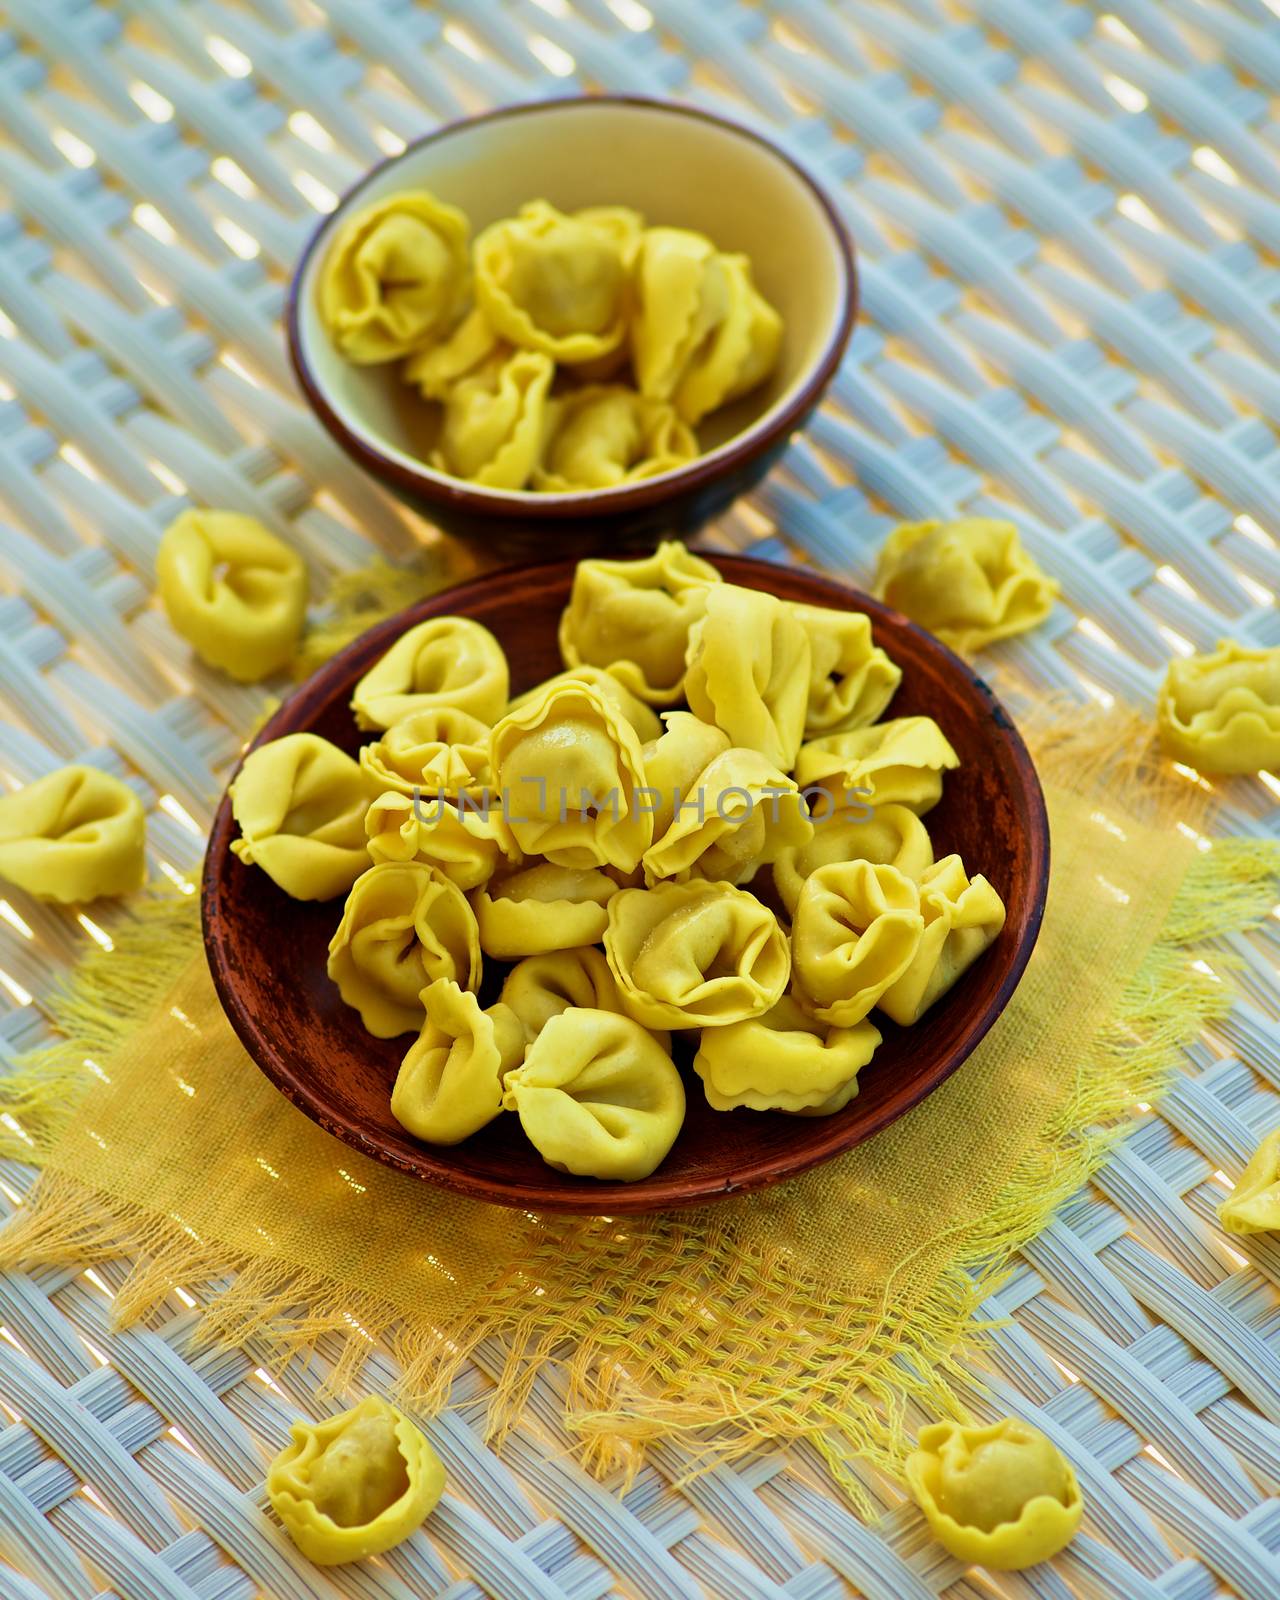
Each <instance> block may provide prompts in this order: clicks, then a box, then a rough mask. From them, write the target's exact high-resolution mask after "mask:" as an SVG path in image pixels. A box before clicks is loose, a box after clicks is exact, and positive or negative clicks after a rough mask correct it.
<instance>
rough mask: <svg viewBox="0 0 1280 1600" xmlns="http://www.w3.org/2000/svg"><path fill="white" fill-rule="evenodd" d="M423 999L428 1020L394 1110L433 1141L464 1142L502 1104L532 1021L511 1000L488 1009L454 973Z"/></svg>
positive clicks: (400, 1079)
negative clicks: (522, 1018)
mask: <svg viewBox="0 0 1280 1600" xmlns="http://www.w3.org/2000/svg"><path fill="white" fill-rule="evenodd" d="M420 999H421V1001H422V1008H423V1010H424V1011H425V1012H426V1021H425V1022H424V1023H423V1025H422V1032H421V1033H420V1034H419V1035H418V1037H417V1039H416V1040H415V1041H414V1042H413V1044H411V1045H410V1046H409V1050H408V1053H407V1054H406V1056H405V1058H404V1060H403V1061H402V1062H401V1063H400V1071H399V1072H398V1073H397V1075H396V1081H395V1087H394V1088H393V1089H392V1091H391V1115H392V1116H393V1117H394V1118H395V1119H396V1121H397V1122H398V1123H399V1124H400V1125H401V1127H403V1128H407V1129H408V1131H409V1132H410V1133H411V1134H413V1135H414V1137H415V1138H418V1139H425V1140H426V1141H427V1143H428V1144H461V1143H462V1141H463V1140H464V1139H469V1138H470V1137H471V1135H472V1134H473V1133H476V1132H478V1131H479V1130H480V1129H481V1128H483V1127H484V1126H485V1124H486V1123H488V1122H492V1121H493V1119H494V1118H495V1117H496V1116H497V1115H498V1113H499V1112H500V1111H501V1110H502V1075H503V1073H504V1072H506V1071H508V1070H510V1069H511V1068H512V1067H514V1066H515V1065H516V1063H517V1062H518V1061H519V1060H520V1058H521V1056H522V1055H523V1053H524V1029H523V1028H522V1027H521V1025H520V1022H519V1019H518V1018H517V1017H516V1015H515V1013H514V1012H513V1011H510V1010H508V1008H507V1007H506V1006H504V1005H496V1006H490V1008H489V1009H488V1010H487V1011H482V1010H481V1009H480V1002H479V1001H478V1000H477V999H476V997H475V995H474V994H472V993H471V991H470V990H469V989H460V988H459V987H458V985H457V984H456V983H453V982H451V981H450V980H449V979H448V978H437V979H436V981H435V982H434V983H431V984H428V985H427V987H426V988H425V989H424V990H423V991H422V994H421V996H420Z"/></svg>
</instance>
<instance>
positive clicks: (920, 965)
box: [878, 855, 1005, 1027]
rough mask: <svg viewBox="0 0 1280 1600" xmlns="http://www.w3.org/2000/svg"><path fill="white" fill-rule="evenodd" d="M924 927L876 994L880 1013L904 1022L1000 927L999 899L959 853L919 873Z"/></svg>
mask: <svg viewBox="0 0 1280 1600" xmlns="http://www.w3.org/2000/svg"><path fill="white" fill-rule="evenodd" d="M918 888H919V891H920V915H921V916H922V917H923V918H924V931H923V933H922V934H921V936H920V944H919V946H918V947H917V949H916V953H915V955H914V956H913V957H912V959H911V964H910V966H909V967H908V968H907V970H906V971H905V972H904V973H903V974H902V976H901V977H900V978H897V979H895V981H894V982H893V983H891V984H890V985H889V987H888V988H887V989H886V990H885V991H884V993H883V994H882V995H881V996H880V999H879V1002H878V1004H879V1006H880V1009H881V1011H883V1012H884V1014H885V1016H887V1017H892V1019H893V1020H894V1021H895V1022H899V1023H901V1024H902V1025H903V1026H904V1027H909V1026H910V1025H911V1024H912V1023H913V1022H919V1020H920V1018H921V1017H922V1016H923V1015H924V1013H925V1012H926V1011H927V1010H928V1009H929V1007H930V1006H931V1005H933V1003H934V1002H935V1001H936V1000H938V999H940V998H941V997H942V996H943V995H944V994H946V992H947V990H948V989H950V988H951V986H952V984H954V983H955V982H956V981H957V979H959V978H960V977H962V976H963V975H964V973H966V972H967V971H968V970H969V968H970V967H971V966H972V965H973V963H974V962H975V961H976V960H977V959H978V957H979V956H980V955H981V954H982V952H983V951H984V950H986V949H988V948H989V947H990V946H991V945H992V944H993V943H994V942H995V939H996V937H997V935H998V934H999V932H1000V930H1001V928H1003V927H1004V916H1005V913H1004V901H1003V900H1001V898H1000V896H999V895H998V894H997V893H996V891H995V890H994V889H993V888H992V887H991V885H990V884H989V883H988V882H987V880H986V879H985V878H984V877H981V876H978V877H976V878H974V879H972V880H970V878H969V875H968V874H967V873H966V872H965V870H964V864H963V862H962V861H961V860H960V857H959V856H956V855H950V856H944V857H943V859H942V860H941V861H939V862H937V863H936V864H935V865H934V866H932V867H927V868H926V869H925V870H924V872H923V873H921V875H920V879H919V884H918Z"/></svg>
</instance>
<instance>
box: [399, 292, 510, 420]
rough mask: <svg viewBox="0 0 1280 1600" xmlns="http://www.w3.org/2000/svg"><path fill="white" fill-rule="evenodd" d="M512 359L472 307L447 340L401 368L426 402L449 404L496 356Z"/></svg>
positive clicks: (408, 381)
mask: <svg viewBox="0 0 1280 1600" xmlns="http://www.w3.org/2000/svg"><path fill="white" fill-rule="evenodd" d="M499 353H501V354H502V355H504V356H506V355H509V354H510V353H511V352H510V347H509V346H504V345H503V343H502V341H501V340H500V339H499V338H498V335H497V334H496V333H495V332H494V330H493V328H492V327H491V326H490V324H489V320H488V318H487V317H486V316H485V314H484V312H483V311H481V310H480V309H479V307H477V306H473V307H472V308H471V310H470V311H468V312H467V314H466V316H465V317H463V319H462V321H461V322H460V323H459V324H458V325H457V327H456V328H455V329H454V330H453V332H452V333H451V334H450V335H449V337H448V338H447V339H442V340H440V342H439V343H438V344H430V345H427V346H426V348H425V349H422V350H416V351H415V352H414V353H413V355H411V356H410V357H409V358H408V360H407V361H406V362H405V364H404V366H403V367H402V368H401V375H402V376H403V378H404V380H405V382H406V383H411V384H412V385H413V386H414V388H415V389H417V390H418V392H419V393H420V394H421V395H422V397H423V398H424V399H425V400H447V399H448V397H449V395H450V393H451V392H452V390H453V388H454V386H455V384H458V383H460V382H461V381H462V379H463V378H474V377H475V376H476V374H477V373H478V372H479V371H480V370H481V368H482V367H484V366H485V364H486V363H487V362H488V361H489V360H490V359H491V357H493V356H494V355H495V354H499Z"/></svg>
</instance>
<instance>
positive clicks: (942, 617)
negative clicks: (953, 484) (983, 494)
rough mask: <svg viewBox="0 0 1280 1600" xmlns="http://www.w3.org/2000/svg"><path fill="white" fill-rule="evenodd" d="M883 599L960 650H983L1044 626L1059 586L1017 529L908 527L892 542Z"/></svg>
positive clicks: (881, 583)
mask: <svg viewBox="0 0 1280 1600" xmlns="http://www.w3.org/2000/svg"><path fill="white" fill-rule="evenodd" d="M875 592H876V595H877V596H878V598H879V599H881V600H886V601H888V603H889V604H890V605H891V606H896V607H897V608H898V610H899V611H904V612H905V613H906V614H907V616H909V617H910V618H911V619H912V620H913V621H914V622H918V623H920V625H921V626H922V627H925V628H928V629H929V630H930V631H931V632H933V633H936V634H937V636H938V637H939V638H940V639H941V640H942V641H943V642H944V643H945V644H949V645H951V646H952V648H953V649H956V650H980V649H982V647H983V646H984V645H988V644H991V643H993V642H994V641H995V640H997V639H1007V638H1009V637H1010V636H1011V635H1013V634H1015V633H1026V632H1027V630H1028V629H1030V628H1034V627H1036V626H1037V625H1038V624H1039V623H1041V622H1043V621H1044V620H1045V618H1046V617H1047V616H1048V615H1049V613H1050V611H1052V609H1053V602H1054V597H1055V596H1056V595H1057V593H1058V585H1057V584H1056V583H1055V582H1054V581H1053V579H1052V578H1050V577H1047V576H1046V575H1045V574H1044V573H1043V572H1041V570H1040V568H1039V567H1038V566H1037V565H1036V564H1035V562H1034V561H1033V560H1032V559H1031V557H1030V556H1029V555H1028V554H1027V552H1026V551H1025V550H1024V549H1023V547H1022V540H1021V539H1020V538H1019V537H1018V530H1017V528H1015V527H1014V525H1013V523H1012V522H998V521H994V520H993V519H991V518H988V517H961V518H959V519H958V520H957V521H955V522H908V523H904V524H903V525H902V526H901V527H900V528H895V529H894V531H893V532H892V533H891V534H890V535H889V537H888V539H886V540H885V544H884V549H883V550H882V551H881V552H880V563H879V566H878V568H877V570H876V587H875Z"/></svg>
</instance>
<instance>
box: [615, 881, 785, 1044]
mask: <svg viewBox="0 0 1280 1600" xmlns="http://www.w3.org/2000/svg"><path fill="white" fill-rule="evenodd" d="M604 950H605V955H606V956H607V957H608V960H609V966H610V967H611V968H612V970H613V975H614V977H615V978H616V979H617V980H618V992H619V994H620V995H621V996H622V1005H623V1009H624V1010H625V1011H626V1013H627V1015H628V1016H630V1017H634V1018H635V1019H636V1021H637V1022H642V1023H644V1024H645V1026H646V1027H651V1028H714V1027H725V1026H727V1025H728V1024H729V1023H731V1022H745V1021H746V1020H747V1018H748V1017H758V1016H761V1015H762V1014H763V1013H764V1012H766V1011H768V1010H769V1009H770V1007H771V1006H774V1005H776V1004H777V1003H778V1001H779V1000H780V999H781V998H782V994H783V991H784V990H785V989H786V987H787V980H788V979H789V978H790V976H791V952H790V950H789V949H788V947H787V940H786V935H785V934H784V933H783V931H782V929H781V928H780V927H779V926H778V922H777V919H776V918H775V916H774V915H773V912H772V911H770V910H769V908H768V907H767V906H763V905H761V903H760V902H759V901H758V900H757V899H756V898H755V896H754V895H750V894H748V893H747V892H746V891H745V890H744V889H735V888H733V887H732V886H731V885H730V884H727V883H708V882H706V881H704V880H702V879H693V880H692V881H690V882H689V883H662V884H659V885H658V886H657V888H654V889H620V890H619V891H618V893H617V894H615V895H614V897H613V899H612V900H611V901H610V902H609V924H608V927H607V928H606V930H605V935H604Z"/></svg>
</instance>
